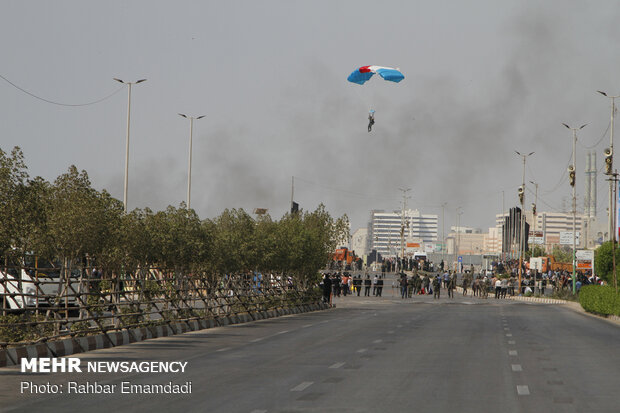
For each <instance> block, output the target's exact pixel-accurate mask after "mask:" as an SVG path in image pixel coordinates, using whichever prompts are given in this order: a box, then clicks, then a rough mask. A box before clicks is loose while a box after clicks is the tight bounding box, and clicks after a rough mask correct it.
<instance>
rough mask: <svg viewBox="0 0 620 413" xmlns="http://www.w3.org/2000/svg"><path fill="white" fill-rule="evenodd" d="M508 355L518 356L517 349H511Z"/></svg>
mask: <svg viewBox="0 0 620 413" xmlns="http://www.w3.org/2000/svg"><path fill="white" fill-rule="evenodd" d="M508 355H509V356H517V350H510V351H509V352H508Z"/></svg>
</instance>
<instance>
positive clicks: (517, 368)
mask: <svg viewBox="0 0 620 413" xmlns="http://www.w3.org/2000/svg"><path fill="white" fill-rule="evenodd" d="M511 367H512V371H523V368H522V367H521V365H520V364H512V365H511Z"/></svg>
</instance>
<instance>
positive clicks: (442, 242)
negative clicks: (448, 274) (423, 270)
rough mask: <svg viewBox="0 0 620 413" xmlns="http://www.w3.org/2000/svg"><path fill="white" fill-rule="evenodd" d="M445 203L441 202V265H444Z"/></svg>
mask: <svg viewBox="0 0 620 413" xmlns="http://www.w3.org/2000/svg"><path fill="white" fill-rule="evenodd" d="M446 205H448V203H447V202H444V203H443V204H441V260H442V261H443V265H444V266H445V265H446V259H445V257H446V255H445V250H446Z"/></svg>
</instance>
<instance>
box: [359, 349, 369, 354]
mask: <svg viewBox="0 0 620 413" xmlns="http://www.w3.org/2000/svg"><path fill="white" fill-rule="evenodd" d="M367 351H368V349H367V348H361V349H359V350H357V352H358V353H365V352H367Z"/></svg>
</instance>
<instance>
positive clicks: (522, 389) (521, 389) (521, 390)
mask: <svg viewBox="0 0 620 413" xmlns="http://www.w3.org/2000/svg"><path fill="white" fill-rule="evenodd" d="M517 394H518V395H519V396H529V394H530V388H529V387H527V386H525V385H522V386H517Z"/></svg>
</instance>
